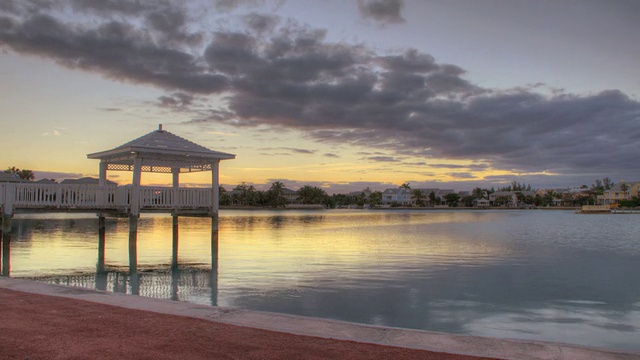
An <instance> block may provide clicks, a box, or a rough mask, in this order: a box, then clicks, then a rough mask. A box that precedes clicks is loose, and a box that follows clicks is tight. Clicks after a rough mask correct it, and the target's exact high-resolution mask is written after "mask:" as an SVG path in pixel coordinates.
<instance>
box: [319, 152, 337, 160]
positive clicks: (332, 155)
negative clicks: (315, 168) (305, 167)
mask: <svg viewBox="0 0 640 360" xmlns="http://www.w3.org/2000/svg"><path fill="white" fill-rule="evenodd" d="M322 156H325V157H329V158H335V159H337V158H340V156H339V155H337V154H332V153H325V154H324V155H322Z"/></svg>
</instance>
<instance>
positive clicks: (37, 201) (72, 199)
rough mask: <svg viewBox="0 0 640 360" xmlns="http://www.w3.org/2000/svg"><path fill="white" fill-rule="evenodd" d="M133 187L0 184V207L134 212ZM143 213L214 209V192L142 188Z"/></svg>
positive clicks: (139, 197) (140, 200) (141, 207)
mask: <svg viewBox="0 0 640 360" xmlns="http://www.w3.org/2000/svg"><path fill="white" fill-rule="evenodd" d="M133 191H134V188H133V187H131V186H97V185H66V184H32V183H0V207H2V209H3V211H5V212H9V213H12V210H13V208H27V209H38V208H40V209H63V210H65V209H95V210H108V209H117V210H125V211H128V210H129V209H131V208H132V205H133V204H132V203H131V199H132V198H134V197H133V196H132V193H133ZM138 199H139V207H138V208H140V209H198V208H211V207H212V206H211V204H212V198H211V189H186V188H170V187H146V186H145V187H140V188H139V196H138Z"/></svg>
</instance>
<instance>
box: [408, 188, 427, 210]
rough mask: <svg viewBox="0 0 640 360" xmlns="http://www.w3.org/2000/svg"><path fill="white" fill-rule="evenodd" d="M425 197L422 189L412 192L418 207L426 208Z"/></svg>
mask: <svg viewBox="0 0 640 360" xmlns="http://www.w3.org/2000/svg"><path fill="white" fill-rule="evenodd" d="M424 197H425V193H424V191H422V190H420V189H415V190H413V191H412V192H411V199H415V200H416V205H417V206H424V199H423V198H424Z"/></svg>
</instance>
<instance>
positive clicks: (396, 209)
mask: <svg viewBox="0 0 640 360" xmlns="http://www.w3.org/2000/svg"><path fill="white" fill-rule="evenodd" d="M220 210H250V211H257V210H273V211H289V210H373V211H381V210H382V211H384V210H392V211H399V210H416V211H438V210H444V211H460V210H474V211H483V210H501V211H505V210H565V211H567V210H573V211H580V208H579V207H567V206H554V207H540V208H528V209H524V208H503V207H488V208H479V207H407V206H396V207H375V208H370V209H362V208H335V209H327V208H324V207H322V206H320V205H318V206H292V207H286V208H273V207H267V206H265V207H263V206H229V205H224V206H220Z"/></svg>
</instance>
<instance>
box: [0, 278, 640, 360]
mask: <svg viewBox="0 0 640 360" xmlns="http://www.w3.org/2000/svg"><path fill="white" fill-rule="evenodd" d="M0 288H4V289H10V290H16V291H22V292H28V293H36V294H41V295H49V296H57V297H65V298H72V299H79V300H85V301H90V302H95V303H100V304H106V305H112V306H119V307H124V308H129V309H137V310H145V311H151V312H157V313H162V314H171V315H179V316H186V317H193V318H199V319H206V320H211V321H216V322H221V323H225V324H232V325H238V326H245V327H253V328H259V329H265V330H272V331H279V332H285V333H291V334H299V335H309V336H316V337H322V338H332V339H341V340H352V341H358V342H364V343H373V344H380V345H389V346H397V347H405V348H413V349H423V350H430V351H437V352H446V353H454V354H462V355H474V356H486V357H493V358H502V359H522V360H529V359H531V360H534V359H537V360H551V359H554V360H573V359H576V360H578V359H580V360H585V359H586V360H610V359H611V360H614V359H615V360H618V359H624V360H631V359H640V353H622V352H615V351H607V350H600V349H592V348H588V347H583V346H577V345H568V344H559V343H551V342H537V341H521V340H512V339H497V338H485V337H477V336H466V335H454V334H444V333H436V332H430V331H422V330H409V329H400V328H390V327H382V326H371V325H361V324H355V323H349V322H344V321H337V320H328V319H318V318H308V317H302V316H295V315H286V314H276V313H268V312H259V311H249V310H241V309H234V308H224V307H213V306H205V305H196V304H190V303H185V302H177V301H170V300H160V299H152V298H144V297H140V296H134V295H125V294H117V293H110V292H104V291H98V290H90V289H85V288H78V287H67V286H62V285H51V284H44V283H39V282H36V281H30V280H21V279H11V278H6V277H2V278H0Z"/></svg>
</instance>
